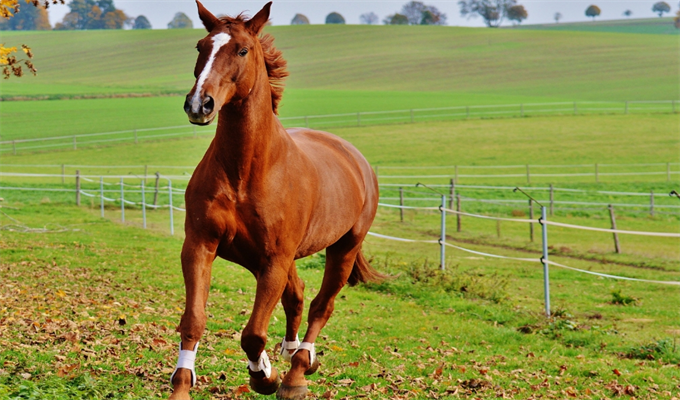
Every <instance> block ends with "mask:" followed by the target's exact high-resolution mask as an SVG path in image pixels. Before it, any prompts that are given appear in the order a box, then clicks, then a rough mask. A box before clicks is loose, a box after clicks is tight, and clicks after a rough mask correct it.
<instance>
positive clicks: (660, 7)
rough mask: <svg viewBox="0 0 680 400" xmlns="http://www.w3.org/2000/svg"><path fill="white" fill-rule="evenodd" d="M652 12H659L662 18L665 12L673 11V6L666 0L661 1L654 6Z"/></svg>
mask: <svg viewBox="0 0 680 400" xmlns="http://www.w3.org/2000/svg"><path fill="white" fill-rule="evenodd" d="M652 12H655V13H658V14H659V18H661V17H662V16H663V13H667V12H671V6H670V5H669V4H668V3H666V2H665V1H659V2H657V3H654V5H653V6H652Z"/></svg>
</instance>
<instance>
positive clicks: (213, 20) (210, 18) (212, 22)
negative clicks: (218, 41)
mask: <svg viewBox="0 0 680 400" xmlns="http://www.w3.org/2000/svg"><path fill="white" fill-rule="evenodd" d="M196 5H197V6H198V16H199V17H200V18H201V21H202V22H203V26H205V29H206V30H207V31H208V32H212V30H213V28H214V27H216V26H217V24H219V23H220V20H219V19H218V18H217V17H216V16H214V15H212V13H211V12H210V11H208V9H207V8H205V7H203V4H201V2H200V1H198V0H196Z"/></svg>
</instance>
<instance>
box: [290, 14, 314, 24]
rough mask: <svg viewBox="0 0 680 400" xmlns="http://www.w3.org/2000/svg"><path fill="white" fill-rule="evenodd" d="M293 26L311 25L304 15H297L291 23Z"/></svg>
mask: <svg viewBox="0 0 680 400" xmlns="http://www.w3.org/2000/svg"><path fill="white" fill-rule="evenodd" d="M290 24H291V25H309V18H307V17H306V16H304V15H302V14H295V16H294V17H293V19H292V20H291V21H290Z"/></svg>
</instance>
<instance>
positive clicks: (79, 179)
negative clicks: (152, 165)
mask: <svg viewBox="0 0 680 400" xmlns="http://www.w3.org/2000/svg"><path fill="white" fill-rule="evenodd" d="M73 177H74V178H75V181H76V185H75V190H73V189H63V188H59V189H57V188H17V187H0V191H2V190H28V191H46V192H72V193H73V192H74V193H75V199H76V204H77V205H80V203H81V196H86V197H91V198H97V197H98V198H99V199H100V213H101V214H100V215H101V217H102V218H104V217H105V207H104V204H105V202H106V201H108V202H118V203H120V209H121V221H123V222H125V205H126V204H127V205H135V206H140V207H141V210H142V219H143V227H144V228H145V229H146V227H147V213H146V209H147V208H151V209H159V208H167V209H168V211H169V222H170V234H171V235H174V213H173V212H174V211H180V212H184V211H186V210H185V209H183V208H181V207H177V206H174V205H173V196H174V195H177V194H182V193H184V192H185V191H184V190H182V189H177V188H173V187H172V181H171V180H170V179H169V178H168V177H164V176H161V175H160V174H158V173H157V174H155V185H154V188H153V190H152V192H153V193H154V200H153V202H152V203H149V202H147V200H146V196H147V194H149V192H148V191H147V186H146V184H145V181H144V180H141V181H140V184H139V185H130V184H126V183H125V179H129V178H130V177H128V176H117V177H115V176H114V177H112V176H107V177H106V178H107V179H112V178H117V179H118V180H119V182H117V183H110V182H104V177H103V176H100V177H99V180H98V181H97V180H96V179H91V178H92V177H87V176H82V175H80V173H79V172H77V173H76V174H75V175H73ZM135 179H139V178H136V177H135ZM161 180H166V181H167V186H163V187H161V186H160V181H161ZM83 182H87V183H89V184H91V185H92V184H96V183H98V184H99V189H98V190H97V189H93V188H90V189H84V188H83V186H82V183H83ZM112 186H113V187H115V186H118V188H117V189H115V188H112V189H105V187H112ZM126 188H127V190H126ZM542 189H545V188H542ZM553 189H554V188H553ZM161 190H163V191H166V190H167V192H166V193H167V198H168V203H167V204H165V205H159V204H158V198H159V194H160V193H161ZM107 193H116V194H119V197H107V195H106V194H107ZM126 193H127V194H128V195H129V194H130V193H138V194H140V196H141V199H140V201H131V200H129V197H128V198H126ZM607 193H611V192H607ZM673 193H674V194H675V195H676V196H678V195H677V192H675V191H673V192H672V194H673ZM625 194H627V195H638V193H625ZM678 197H680V196H678ZM421 199H422V198H421ZM532 200H533V199H532V198H530V203H529V204H530V205H531V204H532V203H531V201H532ZM400 203H401V204H399V205H395V204H387V203H379V206H381V207H387V208H397V209H399V210H404V209H411V210H428V211H439V213H440V214H441V218H440V235H439V239H437V240H416V239H407V238H401V237H395V236H388V235H383V234H379V233H375V232H369V233H368V234H369V235H371V236H373V237H377V238H382V239H387V240H393V241H399V242H412V243H427V244H438V245H439V247H440V268H441V269H442V270H443V269H445V268H446V248H447V247H450V248H453V249H457V250H460V251H464V252H468V253H472V254H476V255H481V256H485V257H492V258H500V259H508V260H515V261H523V262H533V263H541V264H542V265H543V277H544V293H545V313H546V316H550V283H549V282H550V278H549V266H550V265H553V266H556V267H559V268H565V269H569V270H573V271H577V272H581V273H585V274H591V275H597V276H601V277H605V278H611V279H622V280H629V281H638V282H647V283H655V284H666V285H680V282H676V281H656V280H647V279H637V278H631V277H625V276H617V275H610V274H604V273H599V272H593V271H588V270H583V269H578V268H574V267H570V266H567V265H564V264H560V263H557V262H554V261H550V260H549V258H548V246H549V243H548V226H549V225H553V226H558V227H562V228H567V229H580V230H589V231H596V232H604V233H610V234H613V235H614V238H615V241H616V250H617V252H619V246H618V235H619V234H623V235H642V236H652V237H666V238H680V233H671V232H643V231H630V230H620V229H616V224H615V222H614V221H612V228H611V229H604V228H595V227H588V226H580V225H574V224H565V223H560V222H554V221H549V220H548V218H547V209H548V208H547V207H544V206H541V207H540V210H541V217H540V218H539V219H534V218H533V215H531V216H530V218H529V219H519V218H502V217H494V216H489V215H480V214H473V213H468V212H463V211H461V210H460V203H458V204H457V209H456V210H453V209H451V208H450V207H448V208H447V204H449V205H450V204H452V201H451V199H450V198H449V196H447V195H444V194H441V195H440V197H439V206H437V207H418V206H406V205H404V204H403V203H404V198H403V196H400ZM447 214H454V215H456V216H457V229H458V231H460V226H461V222H460V217H461V216H466V217H472V218H481V219H490V220H496V221H498V222H500V221H505V222H512V223H522V224H529V226H530V227H533V224H536V223H537V224H540V226H541V244H542V255H541V257H540V258H531V257H509V256H503V255H498V254H491V253H485V252H480V251H476V250H471V249H468V248H465V247H461V246H458V245H455V244H452V243H448V242H447V228H446V216H447ZM402 219H403V214H402ZM532 236H533V228H532Z"/></svg>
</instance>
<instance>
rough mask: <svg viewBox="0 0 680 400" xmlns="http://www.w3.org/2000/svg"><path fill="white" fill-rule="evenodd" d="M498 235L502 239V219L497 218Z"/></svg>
mask: <svg viewBox="0 0 680 400" xmlns="http://www.w3.org/2000/svg"><path fill="white" fill-rule="evenodd" d="M496 235H497V236H498V238H499V239H500V237H501V220H500V219H497V220H496Z"/></svg>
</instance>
